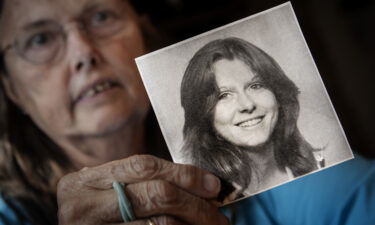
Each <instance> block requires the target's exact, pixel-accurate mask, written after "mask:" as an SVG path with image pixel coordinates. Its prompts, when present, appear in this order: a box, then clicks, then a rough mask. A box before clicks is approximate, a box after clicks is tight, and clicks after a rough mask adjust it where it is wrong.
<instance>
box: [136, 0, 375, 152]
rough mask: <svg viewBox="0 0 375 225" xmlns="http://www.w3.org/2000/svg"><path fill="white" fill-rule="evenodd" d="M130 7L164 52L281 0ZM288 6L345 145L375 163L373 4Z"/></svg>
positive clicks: (350, 0) (143, 2)
mask: <svg viewBox="0 0 375 225" xmlns="http://www.w3.org/2000/svg"><path fill="white" fill-rule="evenodd" d="M133 2H134V4H135V5H136V8H137V10H138V11H139V12H140V13H141V14H144V15H148V19H149V20H150V22H151V23H152V24H153V26H154V28H156V29H157V30H158V32H160V38H161V40H162V42H161V43H162V44H161V46H158V47H163V46H167V45H170V44H173V43H176V42H179V41H182V40H184V39H187V38H189V37H192V36H195V35H197V34H200V33H203V32H205V31H208V30H211V29H213V28H217V27H219V26H222V25H225V24H227V23H230V22H234V21H236V20H238V19H241V18H244V17H247V16H249V15H252V14H255V13H258V12H261V11H263V10H266V9H269V8H271V7H274V6H277V5H279V4H282V3H284V2H285V1H279V0H153V1H147V0H134V1H133ZM291 3H292V6H293V8H294V10H295V13H296V15H297V19H298V21H299V23H300V26H301V29H302V32H303V34H304V36H305V39H306V42H307V44H308V46H309V48H310V50H311V53H312V55H313V58H314V60H315V62H316V64H317V67H318V70H319V71H320V74H321V76H322V79H323V81H324V83H325V86H326V88H327V91H328V93H329V95H330V97H331V100H332V103H333V105H334V107H335V109H336V112H337V114H338V117H339V118H340V121H341V124H342V126H343V128H344V130H345V133H346V136H347V138H348V141H349V144H350V146H351V147H352V149H353V150H354V151H356V152H359V153H361V154H362V155H365V156H367V157H372V158H375V0H295V1H291ZM280 44H282V43H280Z"/></svg>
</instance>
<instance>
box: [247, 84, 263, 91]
mask: <svg viewBox="0 0 375 225" xmlns="http://www.w3.org/2000/svg"><path fill="white" fill-rule="evenodd" d="M249 87H250V88H251V89H255V90H257V89H261V88H263V87H264V85H263V84H261V83H253V84H251V85H250V86H249Z"/></svg>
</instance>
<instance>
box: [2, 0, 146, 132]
mask: <svg viewBox="0 0 375 225" xmlns="http://www.w3.org/2000/svg"><path fill="white" fill-rule="evenodd" d="M0 26H1V38H0V40H1V48H2V49H3V48H5V47H6V46H7V45H9V44H13V45H12V47H11V48H10V49H8V50H7V51H6V53H5V64H6V68H7V72H8V76H6V78H3V79H4V83H5V86H6V90H7V94H8V96H9V97H10V98H11V99H12V100H13V101H14V102H15V103H16V104H17V105H18V106H19V107H20V108H21V109H22V110H23V111H24V112H25V113H26V114H28V116H30V117H31V118H32V119H33V120H34V121H35V122H36V124H37V125H38V126H39V127H41V128H42V129H43V130H44V131H45V132H46V133H47V134H49V135H50V136H51V137H52V138H53V139H59V138H60V137H81V136H96V135H102V134H105V133H108V132H111V131H113V130H116V129H117V127H119V126H121V125H123V124H126V123H127V122H129V121H130V120H131V119H134V118H139V117H142V116H143V115H144V114H145V112H146V111H147V109H148V100H147V96H146V94H145V91H144V87H143V85H142V82H141V80H140V77H139V74H138V72H137V69H136V66H135V63H134V60H133V59H134V58H135V57H137V56H139V55H141V54H143V53H144V46H143V40H142V37H141V32H140V29H139V26H138V24H137V21H136V15H135V14H134V12H133V11H132V9H131V8H130V6H129V4H128V3H127V2H126V1H124V0H6V1H5V7H4V9H3V14H2V17H1V20H0ZM3 77H4V76H3Z"/></svg>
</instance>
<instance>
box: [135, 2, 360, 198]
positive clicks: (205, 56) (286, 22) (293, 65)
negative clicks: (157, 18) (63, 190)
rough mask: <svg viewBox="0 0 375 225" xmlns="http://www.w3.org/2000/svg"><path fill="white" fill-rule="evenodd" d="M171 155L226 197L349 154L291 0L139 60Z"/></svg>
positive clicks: (272, 184) (242, 194) (253, 190)
mask: <svg viewBox="0 0 375 225" xmlns="http://www.w3.org/2000/svg"><path fill="white" fill-rule="evenodd" d="M136 61H137V65H138V68H139V70H140V72H141V76H142V79H143V81H144V84H145V87H146V89H147V91H148V94H149V96H150V99H151V103H152V105H153V107H154V110H155V113H156V116H157V118H158V120H159V123H160V126H161V129H162V132H163V134H164V137H165V139H166V142H167V145H168V147H169V149H170V151H171V154H172V157H173V159H174V161H176V162H179V163H189V164H193V165H196V166H198V167H201V168H204V169H207V170H209V171H211V172H212V173H214V174H215V175H217V176H218V177H220V178H221V179H222V191H221V194H220V196H219V198H218V201H219V202H221V203H224V204H226V203H230V202H233V201H235V200H238V199H241V198H244V197H248V196H251V195H254V194H256V193H259V192H261V191H265V190H268V189H270V188H272V187H275V186H277V185H280V184H283V183H285V182H288V181H291V180H294V179H296V178H298V177H301V176H303V175H306V174H309V173H311V172H314V171H318V170H320V169H322V168H327V167H329V166H332V165H335V164H337V163H340V162H342V161H345V160H347V159H350V158H352V157H353V155H352V153H351V150H350V147H349V145H348V143H347V141H346V138H345V135H344V133H343V131H342V129H341V126H340V124H339V121H338V119H337V116H336V114H335V112H334V109H333V107H332V105H331V102H330V100H329V97H328V95H327V93H326V90H325V89H324V85H323V83H322V81H321V78H320V76H319V73H318V71H317V69H316V66H315V64H314V62H313V59H312V57H311V54H310V52H309V50H308V48H307V45H306V43H305V41H304V38H303V36H302V33H301V31H300V28H299V25H298V23H297V20H296V17H295V15H294V13H293V10H292V7H291V5H290V3H286V4H283V5H281V6H278V7H275V8H273V9H270V10H268V11H265V12H262V13H259V14H257V15H254V16H251V17H248V18H245V19H243V20H240V21H237V22H235V23H232V24H229V25H227V26H224V27H221V28H218V29H216V30H213V31H210V32H207V33H205V34H202V35H199V36H197V37H194V38H191V39H189V40H186V41H184V42H181V43H178V44H175V45H173V46H170V47H167V48H165V49H162V50H159V51H157V52H154V53H150V54H148V55H145V56H142V57H140V58H138V59H137V60H136Z"/></svg>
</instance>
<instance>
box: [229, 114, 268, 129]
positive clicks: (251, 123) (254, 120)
mask: <svg viewBox="0 0 375 225" xmlns="http://www.w3.org/2000/svg"><path fill="white" fill-rule="evenodd" d="M263 118H264V116H257V117H254V118H251V119H249V120H245V121H242V122H239V123H236V124H235V125H236V126H238V127H242V128H248V127H253V126H255V125H257V124H259V123H260V122H262V120H263Z"/></svg>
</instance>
